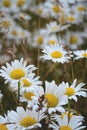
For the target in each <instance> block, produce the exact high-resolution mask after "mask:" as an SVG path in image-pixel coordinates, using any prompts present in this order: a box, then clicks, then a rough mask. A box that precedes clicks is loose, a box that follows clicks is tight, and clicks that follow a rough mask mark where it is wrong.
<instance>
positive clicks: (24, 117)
mask: <svg viewBox="0 0 87 130" xmlns="http://www.w3.org/2000/svg"><path fill="white" fill-rule="evenodd" d="M43 118H44V113H43V111H39V112H36V111H34V110H29V109H26V110H24V108H22V107H18V108H17V110H16V111H9V112H8V120H9V122H10V123H11V124H10V123H9V125H8V129H9V130H12V129H17V130H20V129H21V130H31V129H34V128H38V127H41V123H40V121H41V120H42V119H43Z"/></svg>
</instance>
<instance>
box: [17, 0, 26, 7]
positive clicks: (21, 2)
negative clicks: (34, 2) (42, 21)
mask: <svg viewBox="0 0 87 130" xmlns="http://www.w3.org/2000/svg"><path fill="white" fill-rule="evenodd" d="M24 4H25V0H17V6H18V7H21V6H23V5H24Z"/></svg>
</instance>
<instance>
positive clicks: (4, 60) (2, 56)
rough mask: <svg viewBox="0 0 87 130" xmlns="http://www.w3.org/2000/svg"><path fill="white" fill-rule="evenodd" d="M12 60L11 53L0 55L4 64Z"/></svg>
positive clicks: (1, 62)
mask: <svg viewBox="0 0 87 130" xmlns="http://www.w3.org/2000/svg"><path fill="white" fill-rule="evenodd" d="M10 60H11V57H10V56H9V55H6V54H4V55H0V64H1V65H3V64H5V63H6V62H9V61H10Z"/></svg>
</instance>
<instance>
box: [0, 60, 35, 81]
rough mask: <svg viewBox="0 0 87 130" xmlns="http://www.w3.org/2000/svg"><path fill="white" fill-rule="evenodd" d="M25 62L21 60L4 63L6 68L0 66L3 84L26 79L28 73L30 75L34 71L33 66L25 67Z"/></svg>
mask: <svg viewBox="0 0 87 130" xmlns="http://www.w3.org/2000/svg"><path fill="white" fill-rule="evenodd" d="M26 64H27V62H26V61H24V59H23V58H21V59H20V60H14V61H12V62H11V65H10V64H9V63H6V67H5V66H2V68H1V69H0V76H2V77H4V79H5V83H7V82H16V83H17V82H18V81H19V80H20V79H21V78H23V77H27V76H28V74H29V73H32V71H34V70H35V69H36V67H35V66H34V65H28V66H26Z"/></svg>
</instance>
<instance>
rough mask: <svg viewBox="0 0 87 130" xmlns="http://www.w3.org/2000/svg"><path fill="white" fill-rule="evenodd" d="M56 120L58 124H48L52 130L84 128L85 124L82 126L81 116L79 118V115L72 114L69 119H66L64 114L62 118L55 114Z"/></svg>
mask: <svg viewBox="0 0 87 130" xmlns="http://www.w3.org/2000/svg"><path fill="white" fill-rule="evenodd" d="M56 120H57V122H58V125H57V124H55V123H54V122H53V123H52V124H50V125H49V127H50V128H53V130H83V129H84V128H85V126H82V117H81V120H80V117H79V118H77V117H76V116H72V117H71V118H70V120H68V117H67V116H66V115H65V116H64V117H63V118H61V117H60V116H56Z"/></svg>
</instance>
